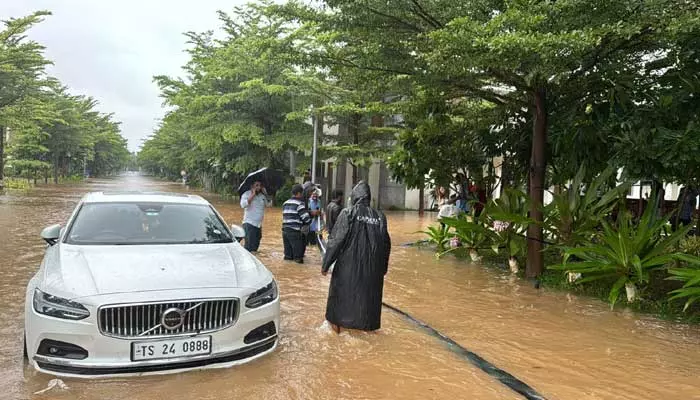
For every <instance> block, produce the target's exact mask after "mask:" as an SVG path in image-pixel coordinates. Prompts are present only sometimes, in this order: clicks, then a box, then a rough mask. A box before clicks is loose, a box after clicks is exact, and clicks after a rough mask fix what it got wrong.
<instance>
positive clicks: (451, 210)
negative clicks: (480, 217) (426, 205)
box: [438, 194, 459, 229]
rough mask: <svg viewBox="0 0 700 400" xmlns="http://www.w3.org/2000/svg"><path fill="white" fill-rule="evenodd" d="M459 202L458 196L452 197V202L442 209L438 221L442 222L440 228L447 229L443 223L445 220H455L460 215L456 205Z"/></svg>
mask: <svg viewBox="0 0 700 400" xmlns="http://www.w3.org/2000/svg"><path fill="white" fill-rule="evenodd" d="M456 202H457V195H454V194H453V195H452V196H451V197H450V200H448V202H447V203H446V204H445V205H443V206H442V207H440V210H439V212H438V221H440V226H442V228H443V229H444V228H445V224H444V223H443V222H442V221H441V220H442V219H443V218H454V217H456V216H457V214H459V208H457V207H456V206H455V203H456Z"/></svg>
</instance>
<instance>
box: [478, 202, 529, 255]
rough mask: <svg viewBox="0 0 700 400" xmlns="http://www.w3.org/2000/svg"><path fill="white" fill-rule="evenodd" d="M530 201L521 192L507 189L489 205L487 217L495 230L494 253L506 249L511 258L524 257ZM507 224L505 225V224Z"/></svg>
mask: <svg viewBox="0 0 700 400" xmlns="http://www.w3.org/2000/svg"><path fill="white" fill-rule="evenodd" d="M529 208H530V201H529V199H528V197H527V195H526V194H525V193H523V192H522V191H520V190H515V189H507V190H505V191H504V193H503V195H502V196H501V197H499V198H498V199H496V200H493V201H492V202H491V203H489V204H488V205H487V211H486V215H487V216H488V219H489V220H490V221H491V226H492V227H493V228H494V236H493V238H494V239H495V241H494V244H493V250H494V252H496V253H498V252H499V248H500V247H502V248H505V249H506V252H507V254H508V256H509V257H519V256H521V255H524V254H525V252H526V249H527V239H526V237H527V226H528V225H529V224H530V223H532V222H533V221H532V219H531V218H528V216H527V215H528V210H529ZM504 223H505V224H504Z"/></svg>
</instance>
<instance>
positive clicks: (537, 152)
mask: <svg viewBox="0 0 700 400" xmlns="http://www.w3.org/2000/svg"><path fill="white" fill-rule="evenodd" d="M534 100H535V101H534V103H535V104H534V106H535V108H534V119H535V121H534V126H533V132H532V151H531V157H530V179H529V182H530V187H529V191H530V201H531V205H530V218H532V219H533V220H534V221H535V223H533V224H530V225H529V226H528V227H527V236H528V240H527V265H526V267H525V275H526V276H527V277H528V278H534V277H537V276H540V275H542V272H543V271H544V255H543V254H542V239H543V236H542V220H543V217H544V216H543V214H542V205H543V203H544V189H545V188H544V184H545V183H544V182H545V171H546V167H547V160H546V158H545V157H546V155H545V150H546V147H547V103H546V102H547V92H546V91H545V89H543V88H541V89H538V90H536V91H535V93H534Z"/></svg>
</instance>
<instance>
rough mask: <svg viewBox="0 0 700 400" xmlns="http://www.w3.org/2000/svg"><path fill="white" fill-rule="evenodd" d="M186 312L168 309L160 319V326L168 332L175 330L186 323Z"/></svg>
mask: <svg viewBox="0 0 700 400" xmlns="http://www.w3.org/2000/svg"><path fill="white" fill-rule="evenodd" d="M184 316H185V311H183V310H180V309H179V308H168V309H167V310H165V312H163V315H161V317H160V324H161V325H163V328H165V329H167V330H170V331H172V330H175V329H177V328H179V327H181V326H182V324H183V323H184V322H185V318H184Z"/></svg>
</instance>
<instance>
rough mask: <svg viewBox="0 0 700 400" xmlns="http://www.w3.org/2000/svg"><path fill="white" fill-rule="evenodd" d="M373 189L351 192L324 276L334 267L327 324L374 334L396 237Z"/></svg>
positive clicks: (363, 185)
mask: <svg viewBox="0 0 700 400" xmlns="http://www.w3.org/2000/svg"><path fill="white" fill-rule="evenodd" d="M370 200H371V193H370V188H369V185H368V184H367V183H366V182H364V181H360V183H358V184H357V186H355V188H354V189H353V190H352V196H351V204H352V205H351V206H350V207H349V208H346V209H344V210H342V211H341V212H340V215H339V216H338V220H337V221H336V223H335V226H334V227H333V231H332V232H331V235H330V237H329V238H328V244H327V247H326V254H325V256H324V257H323V266H322V267H321V273H322V274H323V275H324V276H325V275H327V274H328V270H329V269H330V268H331V266H332V265H333V264H335V266H334V267H333V274H332V277H331V284H330V288H329V291H328V304H327V305H326V320H328V322H329V323H330V324H331V326H332V327H333V330H334V331H335V332H336V333H340V329H341V328H347V329H359V330H363V331H374V330H377V329H379V328H380V327H381V315H382V294H383V290H384V275H386V273H387V270H388V267H389V254H390V252H391V238H390V237H389V230H388V228H387V222H386V217H385V216H384V214H383V213H382V212H381V211H378V210H375V209H373V208H371V207H370Z"/></svg>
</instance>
